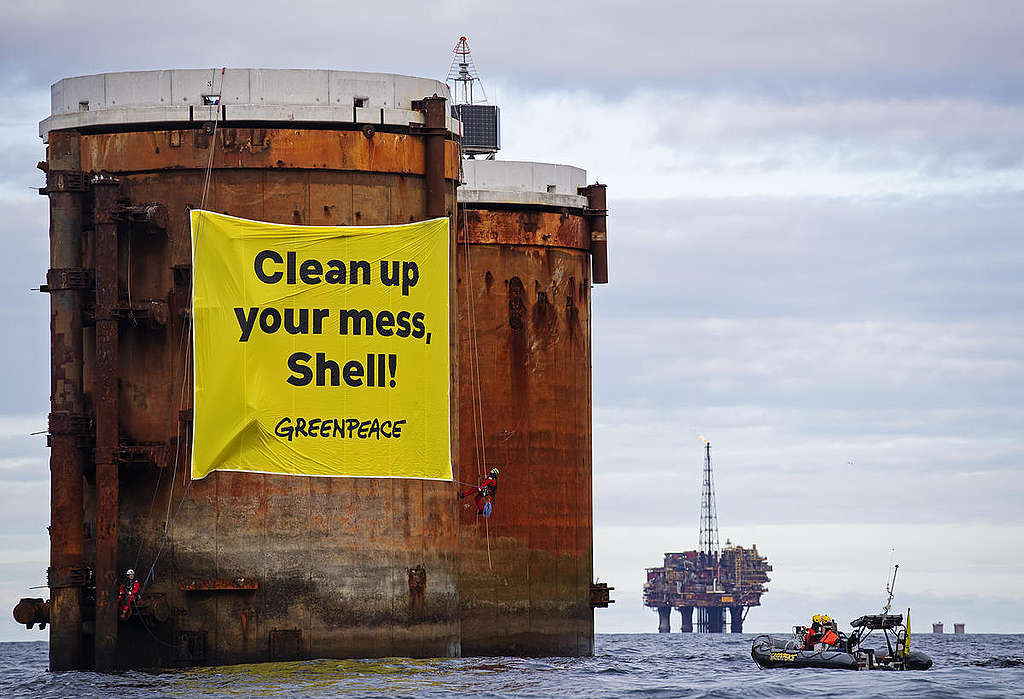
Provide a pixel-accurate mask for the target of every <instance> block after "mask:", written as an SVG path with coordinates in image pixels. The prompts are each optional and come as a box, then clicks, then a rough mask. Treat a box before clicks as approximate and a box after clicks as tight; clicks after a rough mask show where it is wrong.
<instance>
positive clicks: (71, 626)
mask: <svg viewBox="0 0 1024 699" xmlns="http://www.w3.org/2000/svg"><path fill="white" fill-rule="evenodd" d="M48 154H49V161H48V163H47V177H46V182H47V191H48V194H49V198H50V264H51V267H52V268H53V273H52V276H53V278H52V279H51V278H50V277H51V274H47V283H48V285H50V346H51V353H50V411H51V412H50V416H49V421H50V422H49V427H50V445H51V446H50V569H49V571H47V579H48V584H49V586H50V670H53V671H59V670H81V669H84V661H83V653H82V643H83V637H82V617H83V614H82V604H83V600H82V585H83V584H84V583H85V574H84V572H85V557H84V556H85V554H84V544H85V542H84V539H85V535H84V529H83V521H84V517H85V514H84V511H83V509H82V497H83V490H84V486H83V482H82V475H83V472H84V461H85V454H84V451H83V449H82V444H81V440H80V435H78V434H76V429H75V425H76V424H78V425H81V424H83V423H85V422H86V419H85V415H84V404H83V398H82V295H83V294H84V293H85V291H84V289H83V288H82V285H81V284H74V283H68V282H67V281H66V280H67V279H69V278H72V277H73V275H74V274H75V273H76V272H78V273H81V272H82V271H83V270H82V269H81V268H82V198H83V196H84V194H83V192H82V190H83V189H84V184H82V183H83V179H82V177H83V175H82V173H81V172H80V170H81V166H82V164H81V162H82V158H81V145H80V140H79V135H78V133H77V132H75V131H54V132H52V133H51V134H50V145H49V148H48ZM73 175H77V178H73V177H72V176H73ZM75 180H77V182H78V186H73V185H72V182H73V181H75ZM58 282H60V283H58Z"/></svg>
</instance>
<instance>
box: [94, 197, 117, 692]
mask: <svg viewBox="0 0 1024 699" xmlns="http://www.w3.org/2000/svg"><path fill="white" fill-rule="evenodd" d="M93 192H94V196H95V220H96V229H95V242H94V245H95V255H94V259H95V260H96V392H95V396H94V404H95V410H96V669H97V670H98V671H100V672H113V671H114V670H116V669H117V613H118V610H117V580H118V570H117V548H118V546H117V543H118V533H117V520H118V499H119V497H118V496H119V488H120V484H119V482H118V469H117V444H118V409H117V398H118V396H117V393H118V327H117V324H118V321H117V312H116V307H117V286H118V285H117V265H118V263H117V220H116V218H115V216H116V214H115V209H116V207H117V196H118V182H117V180H115V179H111V178H103V177H98V178H97V179H96V180H95V181H94V182H93Z"/></svg>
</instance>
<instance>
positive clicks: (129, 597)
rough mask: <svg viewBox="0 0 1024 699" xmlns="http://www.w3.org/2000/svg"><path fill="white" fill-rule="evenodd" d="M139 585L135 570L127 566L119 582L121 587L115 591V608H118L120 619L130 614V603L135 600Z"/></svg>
mask: <svg viewBox="0 0 1024 699" xmlns="http://www.w3.org/2000/svg"><path fill="white" fill-rule="evenodd" d="M141 587H142V586H141V585H140V584H139V581H138V580H137V579H136V578H135V571H134V570H132V569H131V568H129V569H128V572H127V573H125V579H124V582H123V583H121V588H120V589H119V590H118V593H117V608H118V609H119V610H120V616H121V619H127V618H128V617H130V616H131V615H132V604H133V603H134V602H135V598H136V597H137V596H138V594H139V589H140V588H141Z"/></svg>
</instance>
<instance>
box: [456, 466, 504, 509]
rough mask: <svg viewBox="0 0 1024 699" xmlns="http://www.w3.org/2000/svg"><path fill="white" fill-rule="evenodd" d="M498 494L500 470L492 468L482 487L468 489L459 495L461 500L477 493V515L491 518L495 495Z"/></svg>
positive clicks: (476, 486)
mask: <svg viewBox="0 0 1024 699" xmlns="http://www.w3.org/2000/svg"><path fill="white" fill-rule="evenodd" d="M497 492H498V469H497V468H492V469H491V472H490V473H488V474H487V478H485V479H484V481H483V482H482V483H481V484H480V485H475V486H473V487H472V488H467V489H466V490H464V491H463V492H461V493H459V497H460V498H464V497H466V496H467V495H472V494H474V493H476V513H477V514H478V515H483V516H484V517H490V516H491V508H492V507H493V503H494V494H495V493H497Z"/></svg>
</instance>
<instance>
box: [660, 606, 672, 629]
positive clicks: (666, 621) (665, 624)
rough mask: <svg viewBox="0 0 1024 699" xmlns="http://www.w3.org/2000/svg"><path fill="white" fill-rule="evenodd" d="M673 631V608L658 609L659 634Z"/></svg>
mask: <svg viewBox="0 0 1024 699" xmlns="http://www.w3.org/2000/svg"><path fill="white" fill-rule="evenodd" d="M671 631H672V607H658V633H669V632H671Z"/></svg>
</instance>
